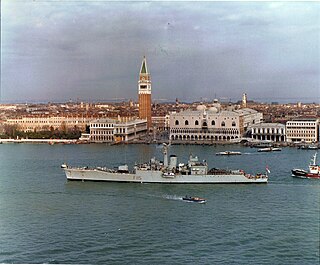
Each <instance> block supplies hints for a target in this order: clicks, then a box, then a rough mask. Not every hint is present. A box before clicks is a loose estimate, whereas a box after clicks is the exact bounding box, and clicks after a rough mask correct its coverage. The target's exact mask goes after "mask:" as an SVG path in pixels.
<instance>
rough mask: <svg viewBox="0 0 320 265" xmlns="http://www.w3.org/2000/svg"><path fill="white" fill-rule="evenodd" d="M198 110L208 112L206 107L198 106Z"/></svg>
mask: <svg viewBox="0 0 320 265" xmlns="http://www.w3.org/2000/svg"><path fill="white" fill-rule="evenodd" d="M197 110H206V106H205V105H198V106H197Z"/></svg>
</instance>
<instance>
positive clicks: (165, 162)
mask: <svg viewBox="0 0 320 265" xmlns="http://www.w3.org/2000/svg"><path fill="white" fill-rule="evenodd" d="M162 153H163V165H164V166H165V167H168V146H167V144H166V143H163V148H162Z"/></svg>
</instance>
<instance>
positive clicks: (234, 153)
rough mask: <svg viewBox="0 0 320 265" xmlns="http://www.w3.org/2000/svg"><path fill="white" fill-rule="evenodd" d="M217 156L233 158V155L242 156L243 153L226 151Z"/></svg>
mask: <svg viewBox="0 0 320 265" xmlns="http://www.w3.org/2000/svg"><path fill="white" fill-rule="evenodd" d="M216 155H217V156H232V155H241V152H236V151H224V152H219V153H216Z"/></svg>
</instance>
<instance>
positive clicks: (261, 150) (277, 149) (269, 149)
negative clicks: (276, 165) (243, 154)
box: [258, 147, 282, 152]
mask: <svg viewBox="0 0 320 265" xmlns="http://www.w3.org/2000/svg"><path fill="white" fill-rule="evenodd" d="M281 150H282V149H281V148H278V147H267V148H261V149H258V152H274V151H281Z"/></svg>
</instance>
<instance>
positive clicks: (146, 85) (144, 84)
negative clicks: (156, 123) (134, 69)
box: [138, 56, 151, 129]
mask: <svg viewBox="0 0 320 265" xmlns="http://www.w3.org/2000/svg"><path fill="white" fill-rule="evenodd" d="M138 94H139V118H140V119H147V122H148V129H149V128H151V78H150V73H149V72H148V68H147V60H146V57H145V56H144V57H143V60H142V64H141V69H140V74H139V82H138Z"/></svg>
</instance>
